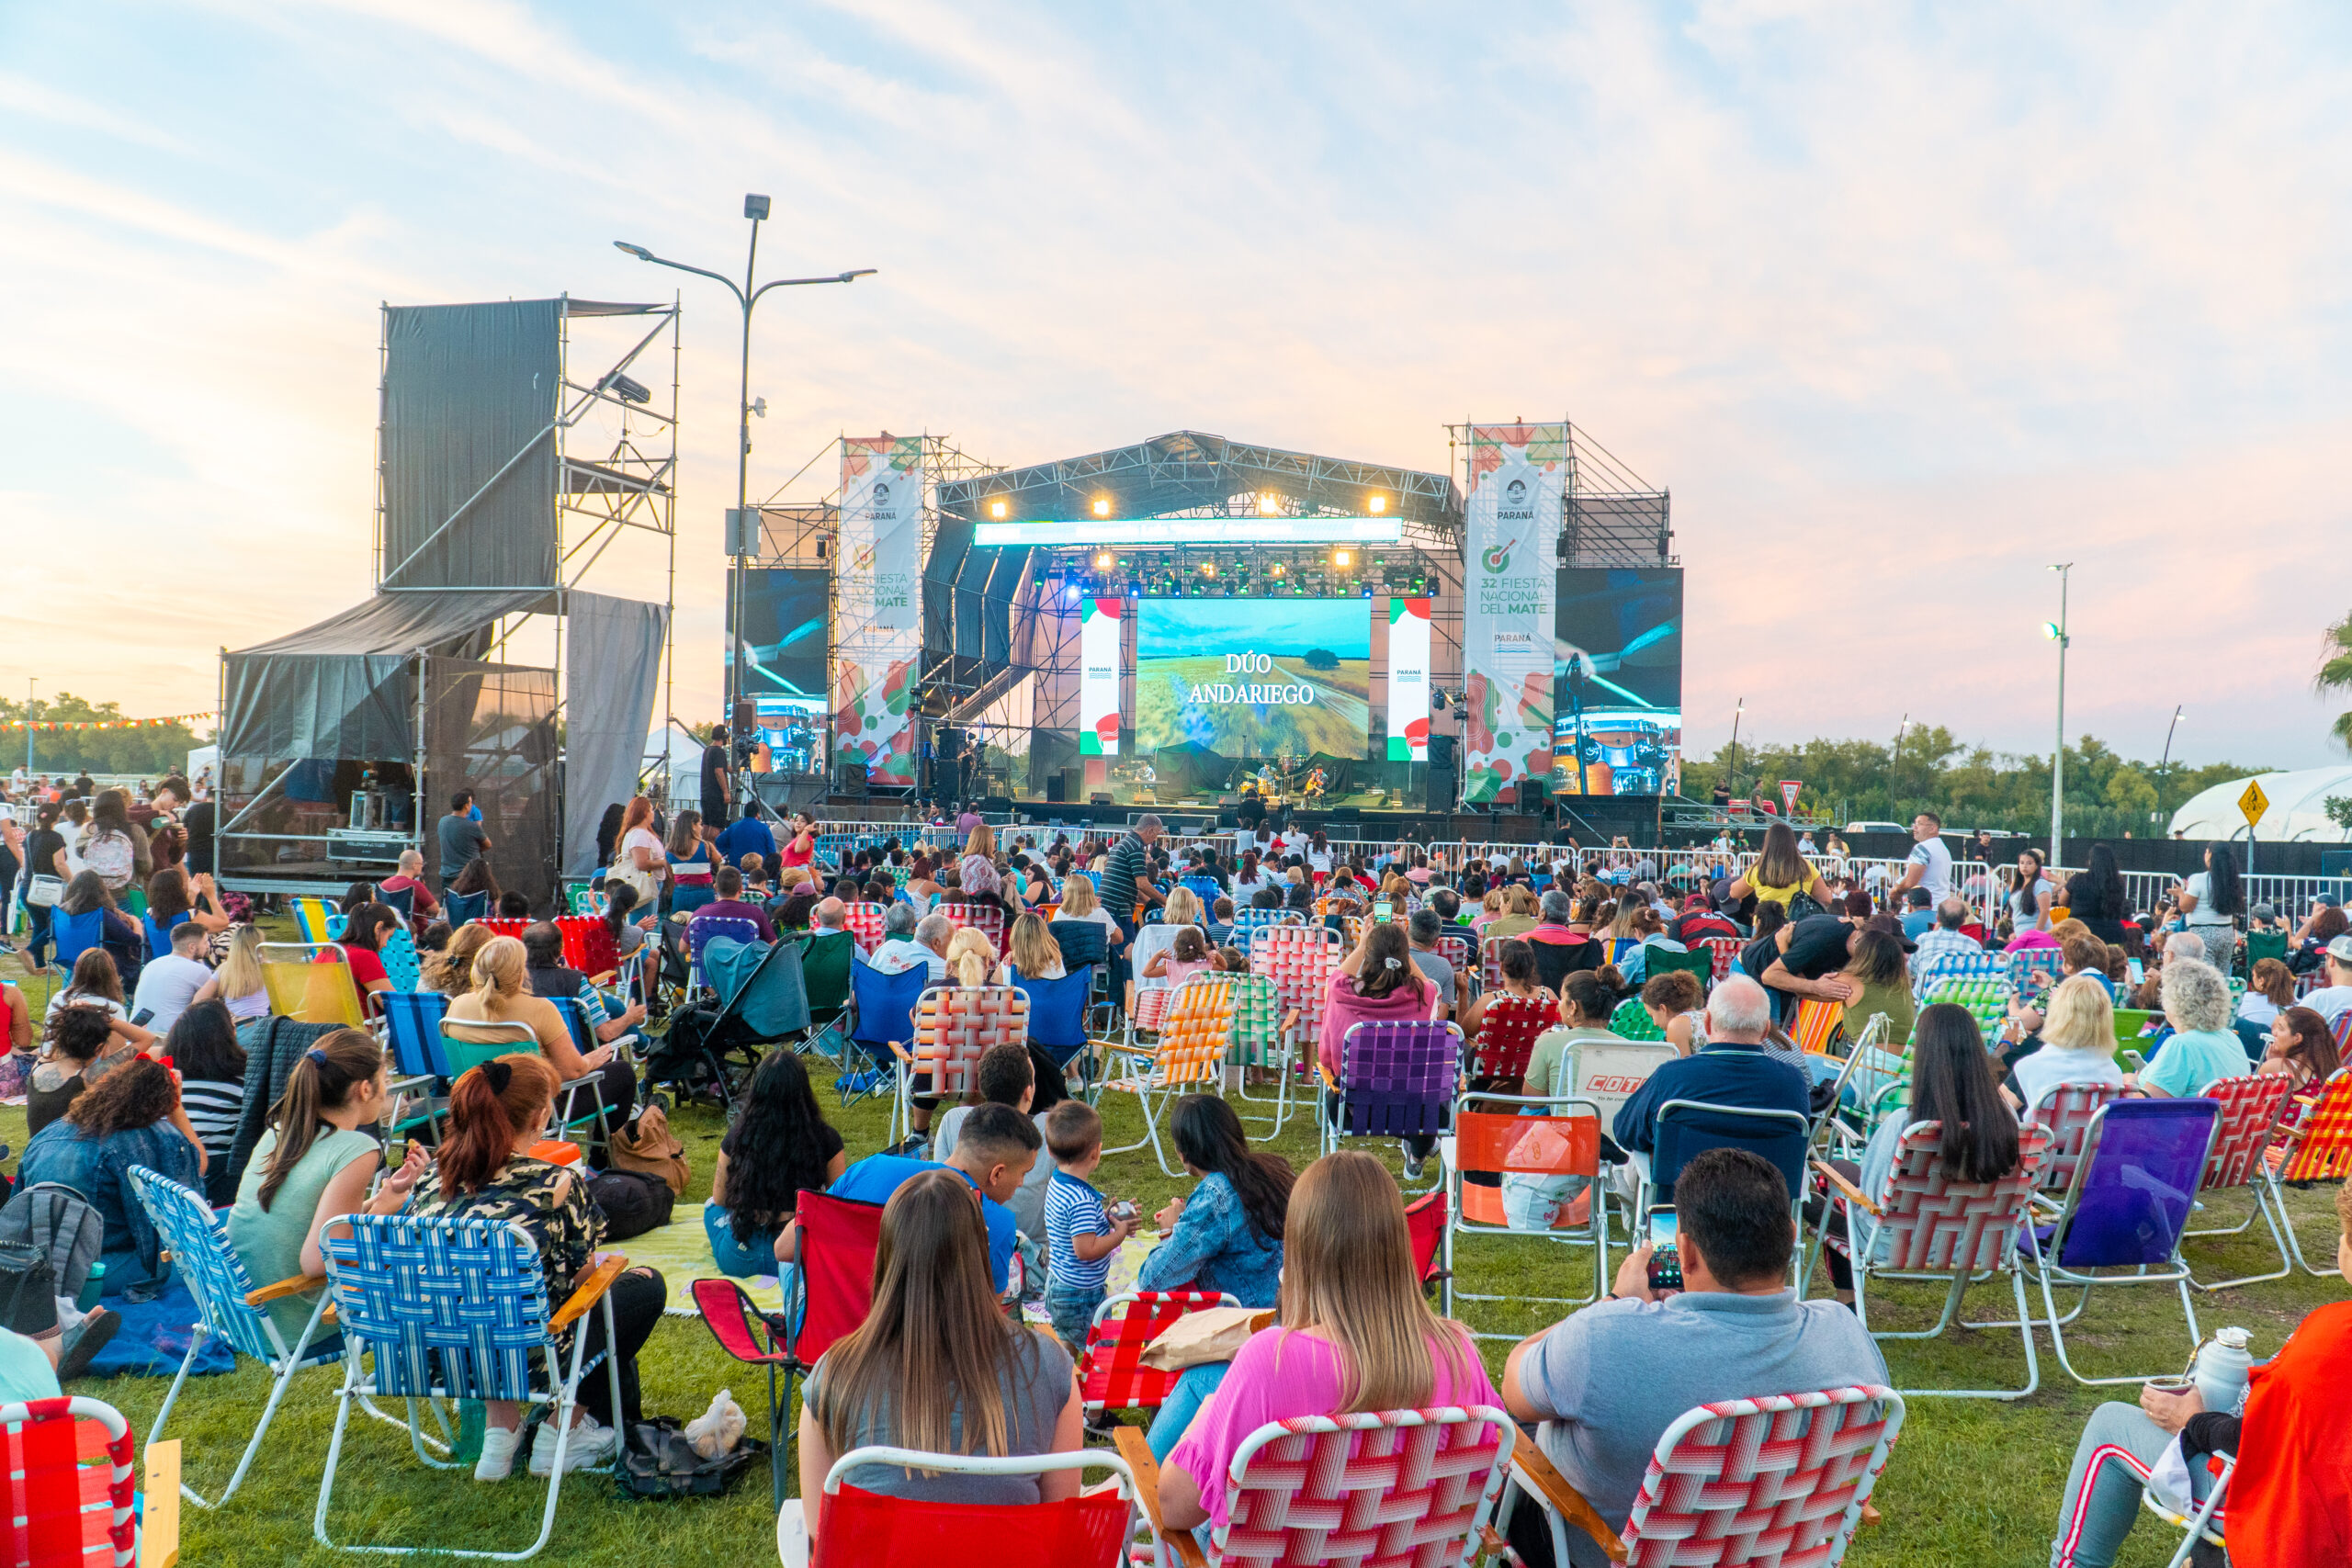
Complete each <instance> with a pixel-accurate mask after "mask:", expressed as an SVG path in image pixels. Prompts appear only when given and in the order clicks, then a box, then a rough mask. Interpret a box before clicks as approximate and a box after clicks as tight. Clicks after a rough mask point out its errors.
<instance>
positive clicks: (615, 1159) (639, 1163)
mask: <svg viewBox="0 0 2352 1568" xmlns="http://www.w3.org/2000/svg"><path fill="white" fill-rule="evenodd" d="M611 1159H612V1166H613V1168H614V1169H615V1170H636V1171H642V1172H644V1173H645V1174H646V1175H648V1176H658V1177H660V1178H661V1179H662V1180H663V1181H665V1182H667V1183H668V1184H669V1188H670V1192H671V1195H672V1196H673V1198H683V1197H684V1196H685V1192H686V1184H687V1183H688V1182H689V1181H691V1180H692V1179H693V1176H694V1173H693V1170H692V1168H690V1167H689V1166H688V1165H687V1164H686V1146H685V1145H684V1144H682V1143H680V1142H678V1136H677V1134H674V1133H673V1132H671V1131H670V1113H669V1112H668V1111H664V1110H662V1108H661V1107H660V1106H658V1105H649V1106H647V1107H646V1108H645V1109H644V1110H642V1111H639V1112H638V1115H637V1122H636V1125H635V1126H633V1127H623V1128H622V1129H620V1130H619V1131H618V1132H616V1133H615V1134H613V1147H612V1153H611Z"/></svg>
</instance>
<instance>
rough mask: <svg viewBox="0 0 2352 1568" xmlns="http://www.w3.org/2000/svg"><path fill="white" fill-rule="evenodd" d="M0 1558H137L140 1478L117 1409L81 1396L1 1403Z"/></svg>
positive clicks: (125, 1562) (95, 1565)
mask: <svg viewBox="0 0 2352 1568" xmlns="http://www.w3.org/2000/svg"><path fill="white" fill-rule="evenodd" d="M0 1449H5V1450H6V1452H5V1456H0V1457H5V1459H6V1466H5V1469H0V1474H5V1475H6V1483H7V1484H6V1493H5V1494H0V1505H4V1506H0V1553H5V1554H6V1555H5V1557H0V1561H5V1562H11V1563H33V1564H40V1568H63V1565H65V1564H68V1563H73V1564H79V1565H81V1568H100V1565H101V1564H111V1565H112V1568H130V1565H131V1564H132V1563H133V1562H137V1561H138V1560H139V1547H140V1538H139V1519H138V1516H137V1514H136V1512H135V1510H134V1507H133V1505H134V1504H135V1503H136V1502H137V1500H138V1495H139V1483H138V1476H137V1474H136V1472H134V1471H133V1470H132V1468H131V1460H132V1453H131V1449H132V1442H131V1435H130V1423H129V1422H127V1421H125V1420H124V1419H123V1418H122V1413H121V1412H120V1411H118V1410H117V1409H115V1407H114V1406H113V1405H111V1404H107V1403H106V1402H105V1401H104V1400H97V1399H85V1398H82V1397H81V1396H79V1395H75V1396H74V1397H72V1398H63V1399H59V1398H51V1399H30V1400H17V1401H12V1402H11V1403H9V1404H0ZM100 1461H103V1462H100Z"/></svg>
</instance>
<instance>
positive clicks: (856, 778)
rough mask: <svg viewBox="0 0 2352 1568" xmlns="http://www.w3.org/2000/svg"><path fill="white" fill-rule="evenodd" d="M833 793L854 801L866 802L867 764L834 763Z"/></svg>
mask: <svg viewBox="0 0 2352 1568" xmlns="http://www.w3.org/2000/svg"><path fill="white" fill-rule="evenodd" d="M833 793H834V794H835V795H848V796H849V797H850V798H851V799H853V800H864V799H865V763H863V762H836V763H834V764H833Z"/></svg>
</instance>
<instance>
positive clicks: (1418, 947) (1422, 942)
mask: <svg viewBox="0 0 2352 1568" xmlns="http://www.w3.org/2000/svg"><path fill="white" fill-rule="evenodd" d="M1440 924H1441V922H1440V921H1439V919H1438V918H1437V911H1436V910H1435V909H1423V910H1421V911H1419V913H1417V914H1416V915H1414V916H1413V918H1412V919H1411V921H1410V922H1408V927H1407V929H1408V932H1409V934H1410V936H1411V938H1412V953H1413V967H1414V968H1416V969H1418V970H1419V971H1420V972H1421V977H1422V978H1423V979H1425V980H1427V981H1429V982H1430V984H1431V985H1433V986H1435V987H1437V992H1438V995H1439V996H1441V997H1442V998H1445V1013H1444V1016H1445V1017H1447V1018H1452V1017H1453V961H1452V960H1450V959H1448V958H1446V957H1445V956H1444V955H1442V953H1439V952H1438V950H1437V936H1438V930H1439V927H1440Z"/></svg>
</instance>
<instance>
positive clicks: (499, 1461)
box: [474, 1427, 523, 1481]
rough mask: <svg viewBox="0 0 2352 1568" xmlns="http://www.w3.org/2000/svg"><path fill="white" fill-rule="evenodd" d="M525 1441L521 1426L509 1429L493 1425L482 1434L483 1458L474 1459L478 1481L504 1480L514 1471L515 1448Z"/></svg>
mask: <svg viewBox="0 0 2352 1568" xmlns="http://www.w3.org/2000/svg"><path fill="white" fill-rule="evenodd" d="M522 1443H523V1429H522V1428H521V1427H515V1429H514V1430H513V1431H511V1432H510V1431H508V1430H507V1429H506V1428H505V1427H491V1428H489V1429H488V1430H487V1431H485V1432H483V1433H482V1435H481V1458H480V1459H478V1460H476V1461H474V1479H475V1480H476V1481H503V1480H505V1479H506V1478H507V1477H508V1476H510V1475H512V1474H514V1473H515V1450H516V1449H517V1448H520V1447H521V1446H522Z"/></svg>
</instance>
